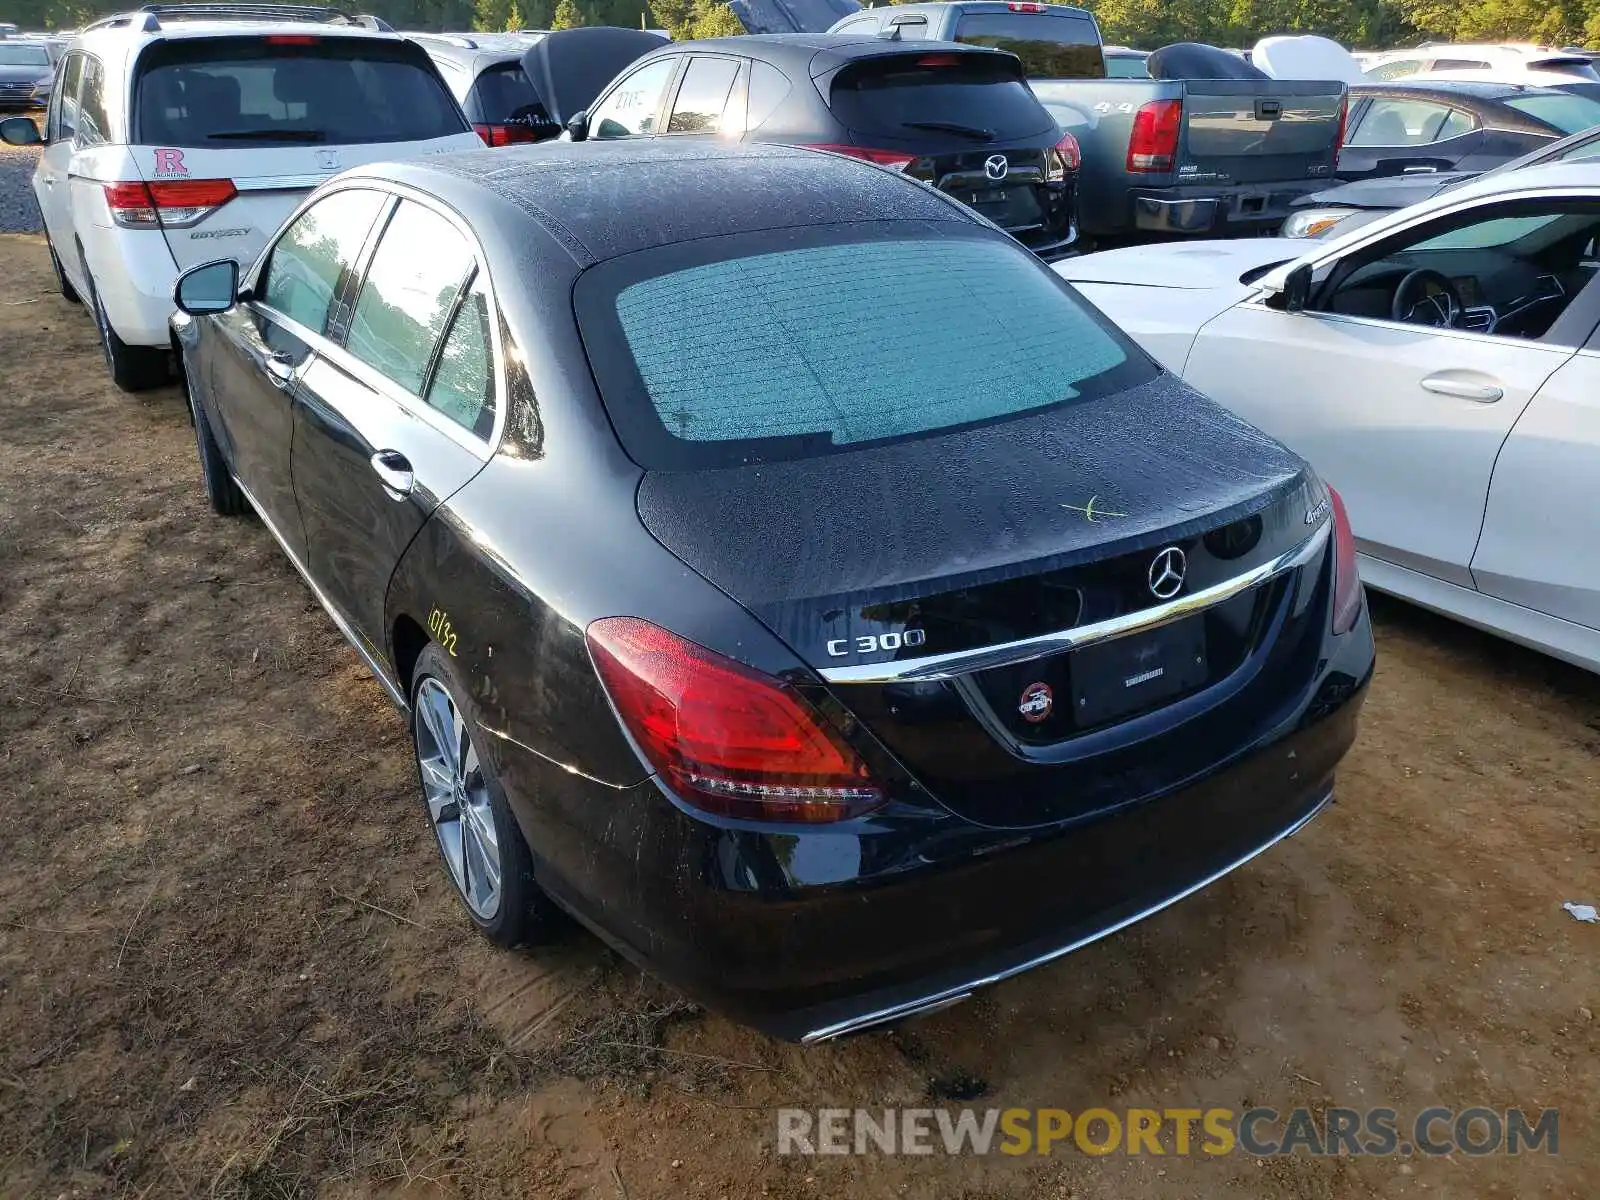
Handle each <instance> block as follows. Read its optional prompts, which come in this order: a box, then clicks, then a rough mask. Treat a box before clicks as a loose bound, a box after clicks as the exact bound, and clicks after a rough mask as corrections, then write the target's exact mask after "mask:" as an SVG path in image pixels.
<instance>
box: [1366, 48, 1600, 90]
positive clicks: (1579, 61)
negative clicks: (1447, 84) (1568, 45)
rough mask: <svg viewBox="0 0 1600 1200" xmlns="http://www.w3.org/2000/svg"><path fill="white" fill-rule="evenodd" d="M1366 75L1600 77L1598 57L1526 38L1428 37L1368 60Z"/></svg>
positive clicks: (1556, 80) (1509, 79)
mask: <svg viewBox="0 0 1600 1200" xmlns="http://www.w3.org/2000/svg"><path fill="white" fill-rule="evenodd" d="M1363 66H1364V68H1365V73H1366V77H1367V79H1369V80H1371V81H1374V82H1378V83H1393V82H1396V81H1401V80H1418V81H1420V80H1424V79H1463V80H1473V81H1476V82H1480V83H1537V84H1544V85H1545V86H1547V87H1549V86H1554V85H1556V84H1562V83H1595V82H1600V74H1596V72H1595V66H1594V60H1593V59H1591V58H1589V57H1588V56H1587V55H1583V54H1573V53H1571V52H1569V51H1566V50H1558V49H1554V48H1552V47H1550V46H1532V45H1526V44H1522V43H1505V44H1500V45H1469V44H1456V45H1451V44H1449V43H1446V42H1427V43H1424V44H1423V45H1421V46H1418V47H1416V48H1415V49H1411V50H1395V51H1392V52H1390V53H1388V54H1383V55H1379V56H1377V57H1376V58H1374V59H1372V60H1370V61H1368V62H1366V63H1364V64H1363Z"/></svg>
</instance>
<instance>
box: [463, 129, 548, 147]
mask: <svg viewBox="0 0 1600 1200" xmlns="http://www.w3.org/2000/svg"><path fill="white" fill-rule="evenodd" d="M472 128H473V130H474V131H475V132H476V133H477V135H478V136H479V137H480V138H482V139H483V144H484V145H485V146H515V145H517V144H519V143H521V142H531V141H533V140H534V134H533V126H532V125H474V126H473V127H472Z"/></svg>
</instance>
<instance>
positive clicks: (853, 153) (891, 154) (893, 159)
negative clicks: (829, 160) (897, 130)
mask: <svg viewBox="0 0 1600 1200" xmlns="http://www.w3.org/2000/svg"><path fill="white" fill-rule="evenodd" d="M807 148H808V149H811V150H831V151H833V153H835V154H848V155H849V156H850V157H851V158H862V159H865V160H866V161H867V162H870V163H877V164H878V165H879V166H880V167H888V168H890V169H891V170H894V171H904V170H905V169H906V168H907V167H909V166H910V165H911V164H912V163H914V162H916V160H917V156H916V155H915V154H907V153H906V152H905V151H904V150H873V149H870V148H869V147H866V146H836V145H832V144H830V143H827V142H813V143H811V144H810V145H809V146H808V147H807Z"/></svg>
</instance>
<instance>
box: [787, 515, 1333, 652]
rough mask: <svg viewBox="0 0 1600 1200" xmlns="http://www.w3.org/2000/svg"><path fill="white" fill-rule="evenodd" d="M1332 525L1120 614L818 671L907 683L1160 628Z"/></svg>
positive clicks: (1287, 566)
mask: <svg viewBox="0 0 1600 1200" xmlns="http://www.w3.org/2000/svg"><path fill="white" fill-rule="evenodd" d="M1331 530H1332V524H1331V523H1330V522H1329V521H1326V520H1324V521H1323V523H1322V524H1321V525H1320V526H1318V528H1317V529H1316V531H1315V532H1314V533H1312V535H1311V536H1310V537H1308V538H1306V539H1305V540H1304V541H1302V542H1301V543H1300V544H1299V545H1297V546H1295V547H1294V548H1293V549H1291V550H1286V551H1285V552H1284V553H1282V554H1280V555H1278V557H1277V558H1274V559H1270V560H1268V561H1267V562H1264V563H1262V564H1260V565H1259V566H1257V567H1253V568H1251V569H1250V570H1248V571H1246V572H1244V573H1243V574H1242V575H1235V576H1234V577H1233V578H1232V579H1225V580H1223V581H1222V582H1221V583H1217V584H1213V585H1212V586H1211V587H1208V588H1203V589H1202V590H1200V591H1198V592H1192V593H1190V594H1189V595H1187V596H1179V597H1177V598H1176V599H1173V600H1169V601H1167V602H1166V603H1165V604H1156V605H1153V606H1151V607H1150V608H1142V609H1139V610H1138V611H1137V612H1131V613H1123V614H1122V615H1120V616H1116V617H1109V618H1107V619H1106V620H1104V621H1096V622H1095V623H1094V624H1092V625H1079V626H1076V627H1074V628H1072V629H1061V630H1057V631H1055V632H1053V633H1041V634H1039V635H1037V636H1036V637H1030V638H1022V639H1020V640H1018V641H1015V642H1002V643H1000V644H999V645H995V646H977V647H974V648H973V649H970V650H952V651H951V652H949V653H948V654H929V655H925V656H923V657H921V658H909V659H901V660H899V661H897V662H884V663H862V664H859V665H856V666H843V667H824V668H822V669H821V670H820V671H819V674H820V675H821V676H822V678H823V679H825V680H827V681H828V682H829V683H909V682H919V681H923V680H935V679H953V678H955V677H956V676H958V675H965V674H967V673H969V672H971V671H984V670H988V669H989V668H991V667H1006V666H1014V665H1015V664H1017V663H1025V662H1031V661H1032V660H1034V659H1036V658H1044V657H1045V656H1046V655H1050V654H1058V653H1060V652H1062V651H1064V650H1079V649H1082V648H1083V647H1085V646H1093V645H1097V644H1099V643H1101V642H1109V641H1113V640H1115V639H1117V638H1121V637H1127V636H1128V635H1129V634H1134V633H1143V632H1145V631H1146V630H1150V629H1159V628H1160V627H1161V626H1163V625H1170V624H1171V623H1172V622H1174V621H1179V620H1182V619H1183V618H1184V617H1187V616H1191V615H1193V614H1194V613H1197V612H1203V611H1204V610H1206V609H1208V608H1210V607H1212V606H1213V605H1217V604H1221V603H1223V602H1224V601H1226V600H1231V599H1233V598H1234V597H1235V596H1238V595H1240V594H1241V593H1243V592H1247V591H1249V590H1250V589H1251V588H1253V587H1257V586H1259V585H1260V584H1263V583H1265V582H1267V581H1268V580H1269V579H1273V578H1276V577H1277V576H1279V575H1282V574H1283V573H1284V572H1286V571H1291V570H1294V569H1295V568H1296V567H1300V566H1303V565H1304V564H1306V563H1308V562H1310V561H1311V560H1312V559H1314V558H1315V557H1316V556H1317V555H1318V554H1319V553H1321V551H1322V548H1323V546H1324V545H1325V544H1326V543H1327V541H1328V535H1329V533H1330V532H1331Z"/></svg>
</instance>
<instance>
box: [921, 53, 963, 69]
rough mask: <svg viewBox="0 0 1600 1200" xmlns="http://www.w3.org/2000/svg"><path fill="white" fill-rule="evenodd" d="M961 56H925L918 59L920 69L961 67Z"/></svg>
mask: <svg viewBox="0 0 1600 1200" xmlns="http://www.w3.org/2000/svg"><path fill="white" fill-rule="evenodd" d="M960 65H961V55H959V54H924V55H923V56H922V57H921V58H919V59H917V66H919V67H959V66H960Z"/></svg>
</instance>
